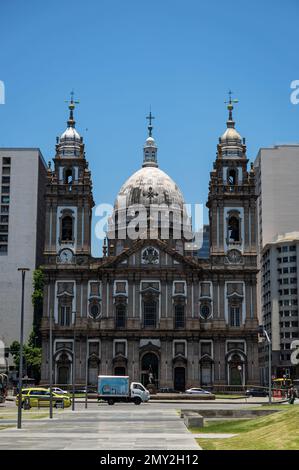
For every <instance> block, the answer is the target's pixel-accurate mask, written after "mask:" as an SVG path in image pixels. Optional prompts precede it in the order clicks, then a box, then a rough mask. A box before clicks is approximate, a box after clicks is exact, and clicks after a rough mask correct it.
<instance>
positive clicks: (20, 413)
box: [17, 268, 30, 429]
mask: <svg viewBox="0 0 299 470" xmlns="http://www.w3.org/2000/svg"><path fill="white" fill-rule="evenodd" d="M18 271H21V273H22V300H21V330H20V363H19V402H18V423H17V428H18V429H21V428H22V387H23V340H24V295H25V294H24V290H25V275H26V271H30V270H29V268H18Z"/></svg>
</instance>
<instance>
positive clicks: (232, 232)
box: [228, 215, 241, 243]
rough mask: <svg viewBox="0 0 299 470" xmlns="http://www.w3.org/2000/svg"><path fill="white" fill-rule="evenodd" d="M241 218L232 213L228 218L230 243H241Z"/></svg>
mask: <svg viewBox="0 0 299 470" xmlns="http://www.w3.org/2000/svg"><path fill="white" fill-rule="evenodd" d="M240 240H241V235H240V219H239V217H237V216H235V215H232V216H230V217H229V219H228V241H229V243H240Z"/></svg>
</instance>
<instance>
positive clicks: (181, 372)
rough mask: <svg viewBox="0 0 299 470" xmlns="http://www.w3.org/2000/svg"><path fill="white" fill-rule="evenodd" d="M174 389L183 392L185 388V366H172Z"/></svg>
mask: <svg viewBox="0 0 299 470" xmlns="http://www.w3.org/2000/svg"><path fill="white" fill-rule="evenodd" d="M173 386H174V389H175V390H177V391H178V392H184V391H185V388H186V369H185V367H175V368H174V384H173Z"/></svg>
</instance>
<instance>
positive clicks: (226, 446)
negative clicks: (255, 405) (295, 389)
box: [197, 406, 299, 450]
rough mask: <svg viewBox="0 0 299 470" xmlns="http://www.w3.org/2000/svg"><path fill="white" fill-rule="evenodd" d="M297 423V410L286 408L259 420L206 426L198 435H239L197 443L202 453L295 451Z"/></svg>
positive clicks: (298, 437) (298, 442)
mask: <svg viewBox="0 0 299 470" xmlns="http://www.w3.org/2000/svg"><path fill="white" fill-rule="evenodd" d="M298 423H299V407H297V406H293V407H286V409H284V410H283V411H281V412H280V413H273V414H272V415H270V416H263V417H261V418H256V419H251V420H238V422H235V421H231V420H230V421H227V422H226V423H224V422H217V423H215V422H211V423H210V424H209V423H207V424H208V426H207V427H204V428H201V430H200V431H199V430H197V432H227V433H233V434H236V433H237V434H238V436H235V437H231V438H229V439H197V441H198V443H199V445H200V446H201V447H202V448H203V449H204V450H298V449H299V426H298ZM212 429H213V431H212ZM220 430H221V431H220Z"/></svg>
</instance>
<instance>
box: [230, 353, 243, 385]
mask: <svg viewBox="0 0 299 470" xmlns="http://www.w3.org/2000/svg"><path fill="white" fill-rule="evenodd" d="M228 384H229V385H245V363H244V360H243V359H242V357H241V356H240V355H239V354H237V353H235V354H232V355H231V356H230V358H229V360H228Z"/></svg>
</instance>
